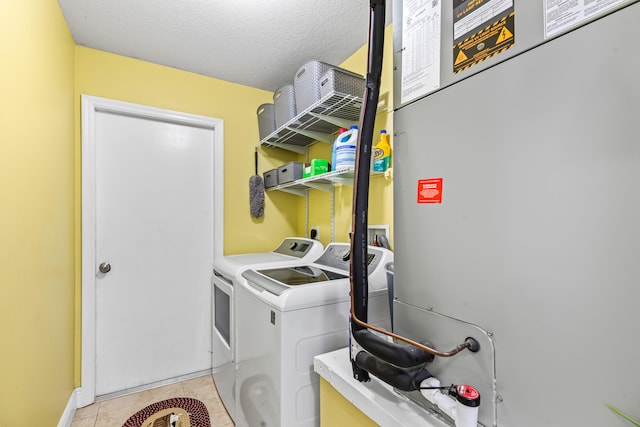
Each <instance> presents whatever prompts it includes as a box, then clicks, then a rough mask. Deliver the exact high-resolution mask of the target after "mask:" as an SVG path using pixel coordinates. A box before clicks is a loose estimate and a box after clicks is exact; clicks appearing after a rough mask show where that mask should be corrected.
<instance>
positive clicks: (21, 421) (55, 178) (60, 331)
mask: <svg viewBox="0 0 640 427" xmlns="http://www.w3.org/2000/svg"><path fill="white" fill-rule="evenodd" d="M73 52H74V44H73V40H72V38H71V35H70V33H69V30H68V28H67V25H66V23H65V21H64V18H63V16H62V13H61V11H60V8H59V6H58V3H57V2H56V1H52V0H20V1H2V2H0V58H1V61H2V65H1V66H0V203H1V205H0V206H1V208H0V426H1V427H14V426H54V425H56V424H57V422H58V420H59V419H60V416H61V415H62V412H63V410H64V408H65V405H66V404H67V401H68V399H69V397H70V396H71V393H72V390H73V339H74V324H73V322H74V317H73V316H74V306H73V302H74V182H73V180H74V172H73V170H74V163H73V162H74V151H73V123H74V118H73Z"/></svg>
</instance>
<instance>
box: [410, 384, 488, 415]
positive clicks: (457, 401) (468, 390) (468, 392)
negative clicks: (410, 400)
mask: <svg viewBox="0 0 640 427" xmlns="http://www.w3.org/2000/svg"><path fill="white" fill-rule="evenodd" d="M426 387H429V388H426ZM431 387H436V388H431ZM437 387H440V381H439V380H438V379H437V378H434V377H429V378H427V379H426V380H424V381H422V382H421V383H420V393H421V394H422V395H423V396H424V398H425V399H427V400H428V401H429V402H431V403H433V404H434V405H436V406H437V407H438V408H440V409H441V410H442V412H444V413H445V414H447V415H448V416H449V417H450V418H451V419H453V420H454V422H455V423H456V427H477V426H478V408H479V406H480V393H478V391H477V390H476V389H475V388H473V387H471V386H468V385H459V386H456V387H455V389H454V390H452V391H450V393H451V394H453V395H454V396H455V397H451V396H450V395H449V394H444V393H442V391H441V389H439V388H437Z"/></svg>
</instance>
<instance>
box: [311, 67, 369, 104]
mask: <svg viewBox="0 0 640 427" xmlns="http://www.w3.org/2000/svg"><path fill="white" fill-rule="evenodd" d="M364 86H365V80H364V77H362V76H361V75H359V74H356V73H352V72H351V71H347V70H345V69H343V68H330V69H328V70H327V71H326V72H325V73H324V74H323V75H322V76H321V77H320V98H324V97H325V96H327V95H328V94H330V93H332V92H339V93H342V94H345V95H353V96H358V97H362V96H363V95H364Z"/></svg>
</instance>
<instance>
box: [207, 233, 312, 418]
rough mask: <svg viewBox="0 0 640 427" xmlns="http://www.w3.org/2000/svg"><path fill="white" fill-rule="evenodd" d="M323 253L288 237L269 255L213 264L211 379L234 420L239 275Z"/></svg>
mask: <svg viewBox="0 0 640 427" xmlns="http://www.w3.org/2000/svg"><path fill="white" fill-rule="evenodd" d="M322 251H323V246H322V243H320V242H319V241H317V240H311V239H305V238H298V237H288V238H285V239H284V240H283V241H282V243H280V245H279V246H278V247H277V248H276V249H274V250H273V251H271V252H260V253H252V254H240V255H230V256H225V257H219V258H216V259H215V260H214V262H213V277H212V279H211V284H212V287H213V289H212V304H213V319H212V320H213V334H212V366H213V371H212V372H213V380H214V383H215V385H216V388H217V389H218V393H219V394H220V398H221V399H222V402H223V403H224V405H225V407H226V409H227V412H229V415H230V416H231V417H232V418H234V419H235V393H234V387H235V346H236V330H235V323H236V322H235V312H236V307H235V305H236V304H235V297H234V289H235V288H236V287H237V282H238V278H239V277H240V276H239V275H240V274H241V273H242V272H243V271H245V270H246V269H248V268H262V267H278V266H291V265H298V264H307V263H309V262H311V261H313V260H315V259H317V258H318V257H319V256H320V255H321V254H322Z"/></svg>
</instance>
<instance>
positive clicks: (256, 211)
mask: <svg viewBox="0 0 640 427" xmlns="http://www.w3.org/2000/svg"><path fill="white" fill-rule="evenodd" d="M249 211H250V212H251V216H252V217H254V218H260V217H261V216H262V215H264V181H263V180H262V177H261V176H260V175H258V148H257V147H256V152H255V175H253V176H252V177H251V178H249Z"/></svg>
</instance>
